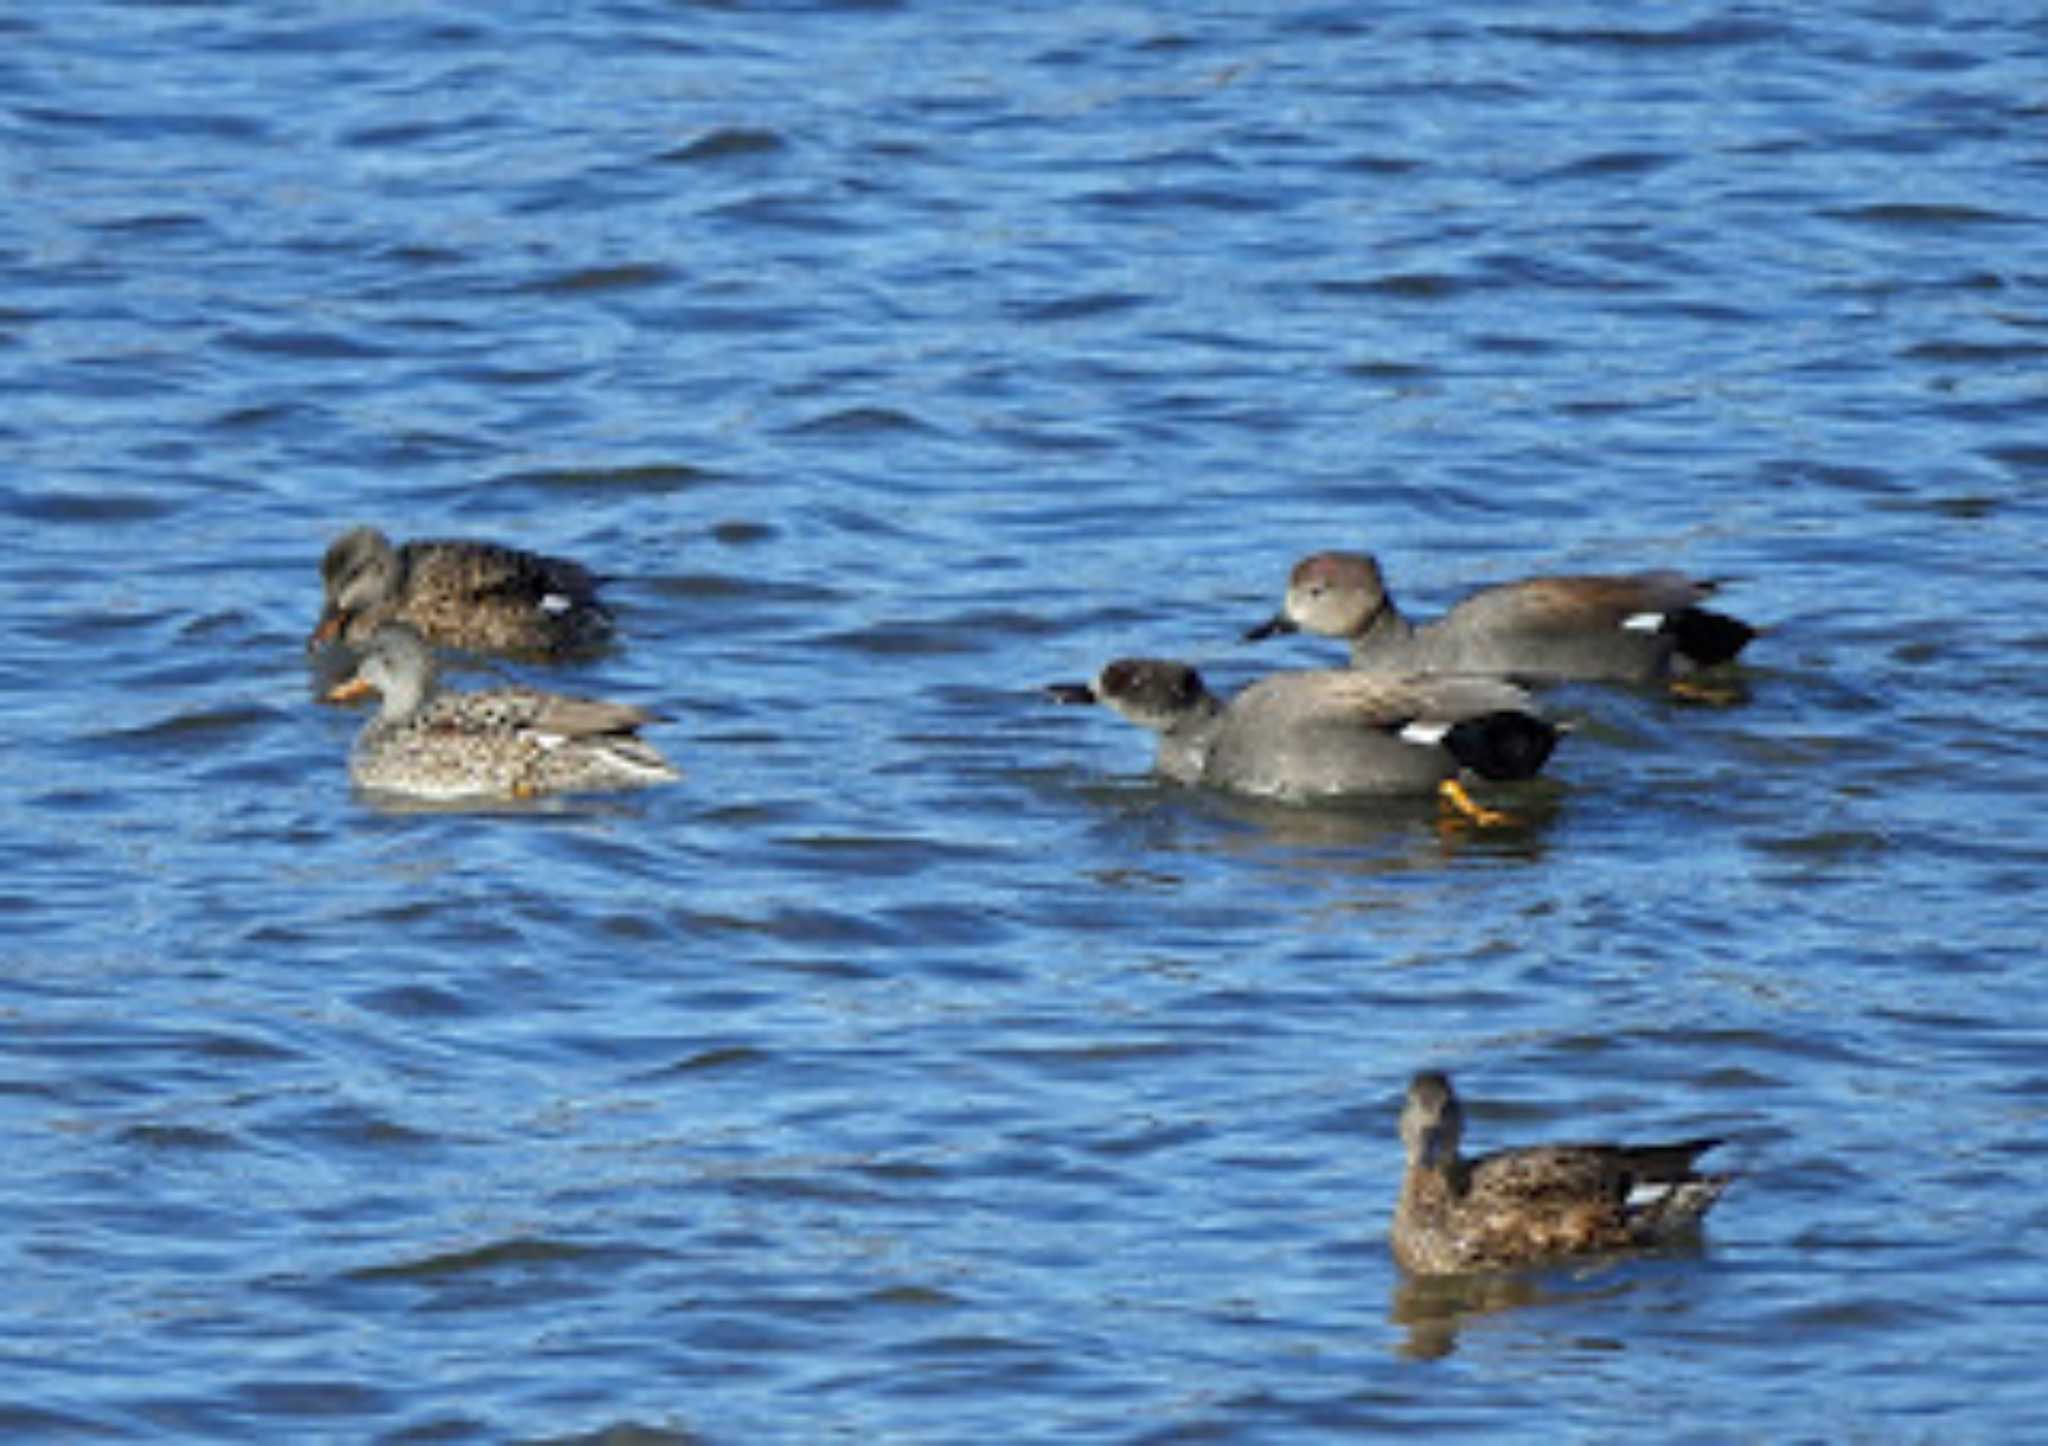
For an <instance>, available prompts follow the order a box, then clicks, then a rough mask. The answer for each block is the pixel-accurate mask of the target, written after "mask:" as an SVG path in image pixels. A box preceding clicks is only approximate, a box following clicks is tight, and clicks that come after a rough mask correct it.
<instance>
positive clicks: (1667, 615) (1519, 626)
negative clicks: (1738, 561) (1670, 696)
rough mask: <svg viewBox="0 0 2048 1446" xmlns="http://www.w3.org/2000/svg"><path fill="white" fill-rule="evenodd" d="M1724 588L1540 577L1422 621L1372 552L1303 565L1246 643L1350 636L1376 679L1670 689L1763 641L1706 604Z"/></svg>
mask: <svg viewBox="0 0 2048 1446" xmlns="http://www.w3.org/2000/svg"><path fill="white" fill-rule="evenodd" d="M1721 585H1722V584H1721V583H1720V582H1719V581H1716V580H1712V579H1702V578H1693V577H1688V576H1686V575H1685V574H1684V573H1680V572H1670V571H1662V572H1636V573H1605V574H1591V573H1589V574H1577V575H1557V576H1545V577H1530V578H1523V579H1521V580H1520V581H1516V582H1504V583H1498V584H1495V585H1494V586H1492V587H1485V588H1481V589H1479V590H1478V591H1477V592H1474V593H1472V594H1470V595H1469V596H1467V597H1465V598H1464V599H1462V600H1461V601H1459V602H1458V603H1457V604H1456V605H1455V606H1454V607H1452V608H1451V609H1450V611H1448V612H1446V613H1445V614H1444V615H1443V616H1442V617H1440V618H1437V619H1435V620H1433V621H1430V622H1423V623H1416V622H1411V621H1410V620H1409V619H1408V618H1407V616H1405V615H1404V614H1403V613H1402V612H1401V610H1400V608H1399V607H1397V606H1396V605H1395V603H1394V599H1393V596H1392V595H1391V594H1390V593H1389V592H1388V591H1387V585H1386V580H1385V577H1384V575H1383V574H1382V573H1381V571H1380V565H1379V561H1378V559H1376V558H1374V557H1373V556H1372V555H1371V554H1370V553H1364V552H1317V553H1312V554H1310V555H1309V556H1307V557H1305V558H1303V559H1302V560H1301V561H1300V562H1298V563H1296V564H1295V565H1294V568H1293V571H1292V572H1290V573H1289V575H1288V578H1287V593H1286V596H1285V599H1284V600H1283V602H1282V604H1281V607H1280V611H1279V612H1277V613H1275V614H1274V615H1273V616H1272V617H1271V618H1269V619H1267V620H1266V621H1265V622H1263V623H1261V624H1259V625H1258V626H1257V627H1254V628H1252V629H1251V630H1250V631H1249V632H1247V633H1246V634H1245V638H1246V639H1247V640H1248V641H1257V640H1259V639H1262V638H1268V637H1272V636H1274V635H1275V634H1278V633H1292V632H1304V633H1314V634H1317V635H1319V636H1322V637H1330V638H1343V639H1346V640H1348V641H1349V642H1350V644H1351V666H1352V667H1353V668H1356V669H1360V670H1367V671H1373V672H1392V673H1415V672H1478V673H1493V674H1499V675H1502V676H1505V677H1511V678H1516V679H1519V680H1522V681H1525V682H1531V683H1561V682H1610V683H1628V684H1637V685H1642V684H1655V683H1667V682H1671V681H1674V680H1683V679H1685V678H1687V677H1688V676H1689V675H1691V674H1694V673H1697V672H1699V671H1701V670H1703V669H1707V668H1712V667H1716V666H1718V665H1720V664H1722V663H1727V662H1731V661H1733V660H1734V658H1735V657H1736V656H1737V655H1738V654H1739V653H1741V651H1742V650H1743V648H1745V647H1747V646H1748V644H1749V642H1750V640H1751V639H1752V638H1754V637H1755V636H1756V633H1757V629H1756V628H1754V627H1753V626H1751V625H1750V624H1748V623H1746V622H1743V621H1742V620H1741V619H1739V618H1735V617H1731V616H1729V615H1728V614H1726V613H1720V612H1715V611H1712V610H1711V609H1708V608H1705V607H1702V606H1701V605H1700V604H1701V603H1703V602H1705V601H1706V599H1708V598H1709V597H1712V596H1713V595H1714V593H1715V592H1717V591H1718V590H1719V589H1720V587H1721ZM1679 691H1680V692H1681V693H1683V692H1685V691H1686V690H1685V689H1680V690H1679Z"/></svg>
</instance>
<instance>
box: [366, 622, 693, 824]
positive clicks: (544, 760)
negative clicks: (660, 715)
mask: <svg viewBox="0 0 2048 1446" xmlns="http://www.w3.org/2000/svg"><path fill="white" fill-rule="evenodd" d="M368 693H376V694H378V695H380V696H381V698H382V700H383V702H382V706H381V707H380V708H379V710H378V713H377V715H376V716H375V717H374V718H372V719H371V720H370V721H369V722H368V723H367V724H365V725H364V727H363V731H362V733H361V735H360V736H359V737H358V738H357V739H356V744H355V748H354V750H353V751H352V752H351V754H350V756H349V775H350V777H351V778H353V779H354V781H355V783H356V784H357V786H358V787H361V788H364V789H367V790H370V791H372V792H376V793H385V794H393V795H401V796H404V797H407V798H413V799H422V800H430V801H434V802H456V801H466V800H482V799H505V798H513V799H518V798H537V797H540V796H542V795H545V794H556V793H583V792H591V791H599V790H610V789H620V788H638V787H642V786H644V785H647V784H654V783H667V782H670V781H671V780H673V779H676V778H679V777H681V775H680V774H679V773H677V772H676V770H675V768H674V767H673V766H672V765H671V764H670V763H669V762H668V760H667V759H665V758H663V757H662V756H661V754H660V753H659V752H657V751H656V750H655V748H654V746H653V745H652V744H650V743H648V742H646V741H645V740H643V739H642V738H641V737H640V729H641V728H642V727H643V726H645V725H646V724H648V723H650V722H653V721H655V716H654V715H653V714H652V713H649V712H647V711H646V710H645V709H641V708H635V707H631V706H629V705H627V704H624V703H605V702H600V701H597V700H595V699H588V698H565V697H561V696H559V695H557V694H554V693H542V692H537V691H535V690H533V689H530V688H498V689H493V690H491V691H488V692H481V693H454V692H443V691H441V689H440V688H439V687H438V686H437V683H436V678H435V672H434V655H433V652H432V650H431V649H429V648H428V646H427V644H426V641H425V640H424V639H423V638H421V636H420V635H419V633H418V631H416V630H415V629H414V628H413V627H412V626H411V625H410V624H408V623H386V624H384V625H383V626H382V627H380V628H378V629H377V631H376V632H375V633H374V634H372V635H371V637H370V641H369V644H368V646H367V647H365V648H364V650H363V654H362V657H361V659H360V660H359V661H358V663H357V666H356V672H355V675H354V676H353V677H351V678H349V679H348V680H347V681H346V682H343V683H342V684H340V685H339V686H337V687H336V688H334V689H333V690H332V691H331V692H329V693H328V695H327V696H328V698H329V699H330V700H332V701H335V702H343V701H347V700H349V699H351V698H356V697H360V696H363V695H365V694H368Z"/></svg>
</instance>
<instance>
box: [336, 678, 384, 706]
mask: <svg viewBox="0 0 2048 1446" xmlns="http://www.w3.org/2000/svg"><path fill="white" fill-rule="evenodd" d="M376 691H377V690H376V689H375V688H373V687H371V686H370V685H369V684H368V683H366V682H364V681H363V680H362V679H361V678H350V679H349V680H348V681H347V682H346V683H336V684H335V685H334V686H333V687H332V688H329V689H328V690H327V701H328V702H330V703H353V702H355V700H356V699H358V698H367V697H369V696H370V695H371V694H372V693H374V692H376Z"/></svg>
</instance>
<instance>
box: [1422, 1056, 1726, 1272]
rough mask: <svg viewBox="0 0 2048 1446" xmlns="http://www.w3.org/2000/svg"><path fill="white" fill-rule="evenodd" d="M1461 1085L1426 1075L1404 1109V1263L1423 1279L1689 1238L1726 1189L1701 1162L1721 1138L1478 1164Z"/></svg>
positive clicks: (1505, 1157)
mask: <svg viewBox="0 0 2048 1446" xmlns="http://www.w3.org/2000/svg"><path fill="white" fill-rule="evenodd" d="M1464 1130H1465V1112H1464V1109H1463V1107H1462V1106H1461V1105H1460V1104H1459V1102H1458V1096H1457V1092H1456V1091H1455V1090H1453V1089H1452V1088H1451V1082H1450V1079H1449V1078H1448V1077H1447V1076H1445V1075H1442V1074H1439V1073H1436V1072H1434V1071H1430V1072H1427V1073H1423V1074H1418V1075H1416V1076H1415V1078H1414V1080H1413V1081H1412V1082H1411V1083H1410V1084H1409V1086H1408V1098H1407V1102H1406V1104H1405V1105H1404V1106H1403V1108H1402V1110H1401V1143H1402V1144H1403V1145H1404V1146H1406V1148H1407V1152H1408V1168H1407V1172H1406V1173H1405V1174H1404V1175H1403V1177H1402V1180H1401V1195H1400V1199H1399V1201H1398V1202H1397V1203H1396V1205H1395V1207H1394V1226H1393V1232H1392V1236H1391V1240H1392V1245H1393V1250H1394V1259H1395V1260H1396V1261H1397V1262H1398V1263H1399V1264H1400V1266H1401V1267H1402V1268H1403V1269H1404V1270H1407V1271H1409V1272H1411V1273H1413V1274H1416V1275H1456V1274H1463V1273H1466V1272H1475V1271H1488V1270H1511V1269H1516V1268H1520V1267H1527V1266H1534V1265H1542V1264H1546V1263H1553V1262H1556V1261H1559V1260H1563V1259H1569V1258H1571V1257H1573V1256H1585V1255H1606V1254H1611V1253H1614V1252H1618V1251H1625V1250H1630V1249H1642V1248H1645V1247H1653V1246H1657V1245H1660V1244H1665V1243H1668V1242H1670V1241H1672V1240H1674V1239H1678V1238H1683V1237H1684V1236H1685V1235H1686V1234H1687V1233H1689V1232H1692V1231H1696V1230H1697V1229H1698V1227H1699V1223H1700V1221H1701V1219H1702V1218H1703V1217H1704V1216H1705V1215H1706V1213H1707V1211H1708V1210H1709V1209H1711V1208H1712V1206H1713V1204H1714V1202H1715V1200H1717V1199H1719V1198H1720V1195H1721V1192H1722V1191H1723V1190H1724V1189H1726V1188H1727V1185H1728V1182H1729V1180H1730V1179H1731V1178H1732V1177H1731V1176H1729V1175H1702V1174H1700V1173H1699V1172H1698V1171H1696V1170H1695V1169H1694V1168H1693V1162H1694V1161H1695V1160H1696V1159H1698V1157H1699V1156H1700V1155H1702V1154H1703V1153H1705V1152H1706V1151H1707V1150H1709V1149H1712V1148H1713V1147H1714V1146H1715V1145H1717V1144H1719V1143H1720V1141H1719V1140H1715V1139H1699V1140H1683V1141H1680V1142H1678V1143H1675V1144H1668V1145H1535V1146H1529V1147H1526V1148H1523V1149H1514V1150H1502V1151H1499V1152H1498V1153H1495V1154H1491V1155H1481V1156H1480V1157H1479V1158H1477V1159H1473V1160H1468V1159H1465V1158H1463V1157H1462V1156H1461V1155H1460V1154H1459V1153H1458V1146H1459V1141H1460V1139H1461V1138H1462V1136H1463V1134H1464Z"/></svg>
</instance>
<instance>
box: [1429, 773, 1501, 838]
mask: <svg viewBox="0 0 2048 1446" xmlns="http://www.w3.org/2000/svg"><path fill="white" fill-rule="evenodd" d="M1436 796H1437V797H1438V798H1440V799H1442V800H1443V804H1444V807H1445V808H1447V809H1449V810H1451V811H1452V812H1454V813H1457V814H1459V815H1462V816H1463V817H1464V818H1466V819H1469V820H1470V821H1471V822H1472V823H1475V824H1477V825H1478V826H1479V827H1480V828H1512V827H1514V826H1516V825H1517V824H1519V823H1521V821H1522V820H1521V819H1519V818H1517V817H1516V816H1515V815H1514V814H1511V813H1503V812H1502V811H1501V810H1500V809H1497V808H1487V807H1486V806H1485V805H1484V804H1481V803H1478V802H1475V801H1474V800H1473V797H1472V795H1471V794H1469V793H1467V792H1466V791H1465V785H1464V784H1462V783H1460V782H1459V781H1458V780H1457V779H1455V778H1446V779H1445V780H1444V781H1443V782H1442V783H1439V784H1438V785H1437V786H1436Z"/></svg>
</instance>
